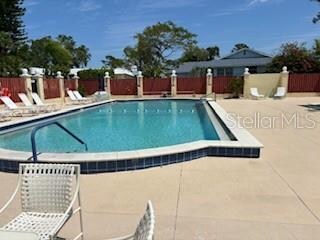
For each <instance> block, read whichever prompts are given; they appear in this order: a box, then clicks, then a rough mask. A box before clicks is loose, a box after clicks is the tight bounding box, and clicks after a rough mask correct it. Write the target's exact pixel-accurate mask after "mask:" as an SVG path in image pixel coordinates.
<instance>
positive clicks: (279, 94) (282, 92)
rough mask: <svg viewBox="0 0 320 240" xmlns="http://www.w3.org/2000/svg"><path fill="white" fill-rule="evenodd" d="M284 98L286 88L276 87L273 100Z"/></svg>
mask: <svg viewBox="0 0 320 240" xmlns="http://www.w3.org/2000/svg"><path fill="white" fill-rule="evenodd" d="M285 96H286V88H285V87H278V88H277V92H276V93H275V94H274V97H275V98H283V97H285Z"/></svg>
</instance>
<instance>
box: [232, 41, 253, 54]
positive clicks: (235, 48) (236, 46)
mask: <svg viewBox="0 0 320 240" xmlns="http://www.w3.org/2000/svg"><path fill="white" fill-rule="evenodd" d="M244 48H250V47H249V46H248V45H247V44H245V43H237V44H235V45H234V47H233V48H232V50H231V52H236V51H239V50H241V49H244Z"/></svg>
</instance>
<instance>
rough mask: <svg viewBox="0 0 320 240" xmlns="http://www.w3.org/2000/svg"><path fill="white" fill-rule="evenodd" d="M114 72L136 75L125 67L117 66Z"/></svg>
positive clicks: (116, 73)
mask: <svg viewBox="0 0 320 240" xmlns="http://www.w3.org/2000/svg"><path fill="white" fill-rule="evenodd" d="M113 72H114V74H115V75H128V76H132V77H134V74H133V73H132V72H131V71H129V70H128V69H125V68H115V69H114V70H113Z"/></svg>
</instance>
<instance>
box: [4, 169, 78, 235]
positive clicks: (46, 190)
mask: <svg viewBox="0 0 320 240" xmlns="http://www.w3.org/2000/svg"><path fill="white" fill-rule="evenodd" d="M79 176H80V166H79V165H72V164H20V166H19V182H18V185H17V187H16V189H15V191H14V193H13V195H12V197H11V198H10V200H9V201H8V202H7V203H6V204H5V206H4V207H3V208H2V209H0V214H1V213H2V212H3V211H4V210H5V209H6V208H7V207H8V206H9V205H10V203H12V201H13V200H14V199H15V197H16V195H17V193H18V191H19V190H20V199H21V209H22V212H21V213H20V214H19V215H18V216H17V217H16V218H14V219H13V220H11V221H10V222H9V223H8V224H6V225H5V226H3V227H2V228H1V230H4V231H16V232H17V231H20V232H34V233H36V234H38V235H39V237H40V240H53V239H56V238H57V235H58V233H59V231H60V229H61V228H62V227H63V225H64V224H65V223H66V222H67V220H68V219H69V218H70V217H71V216H73V215H74V214H75V213H77V212H79V217H80V228H81V232H80V233H79V234H78V235H77V236H76V237H75V238H74V240H75V239H79V238H81V239H83V226H82V215H81V204H80V190H79ZM73 189H74V190H73ZM77 198H78V206H77V208H76V209H75V210H73V209H72V207H73V205H74V204H75V202H76V199H77Z"/></svg>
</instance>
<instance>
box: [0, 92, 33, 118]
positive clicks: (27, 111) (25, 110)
mask: <svg viewBox="0 0 320 240" xmlns="http://www.w3.org/2000/svg"><path fill="white" fill-rule="evenodd" d="M0 99H1V101H2V102H3V103H4V104H5V105H6V107H7V108H8V109H10V111H12V115H13V116H25V115H35V114H37V109H35V108H34V107H18V106H17V105H16V104H15V103H14V102H13V101H12V100H11V99H10V98H9V97H7V96H2V97H0Z"/></svg>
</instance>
